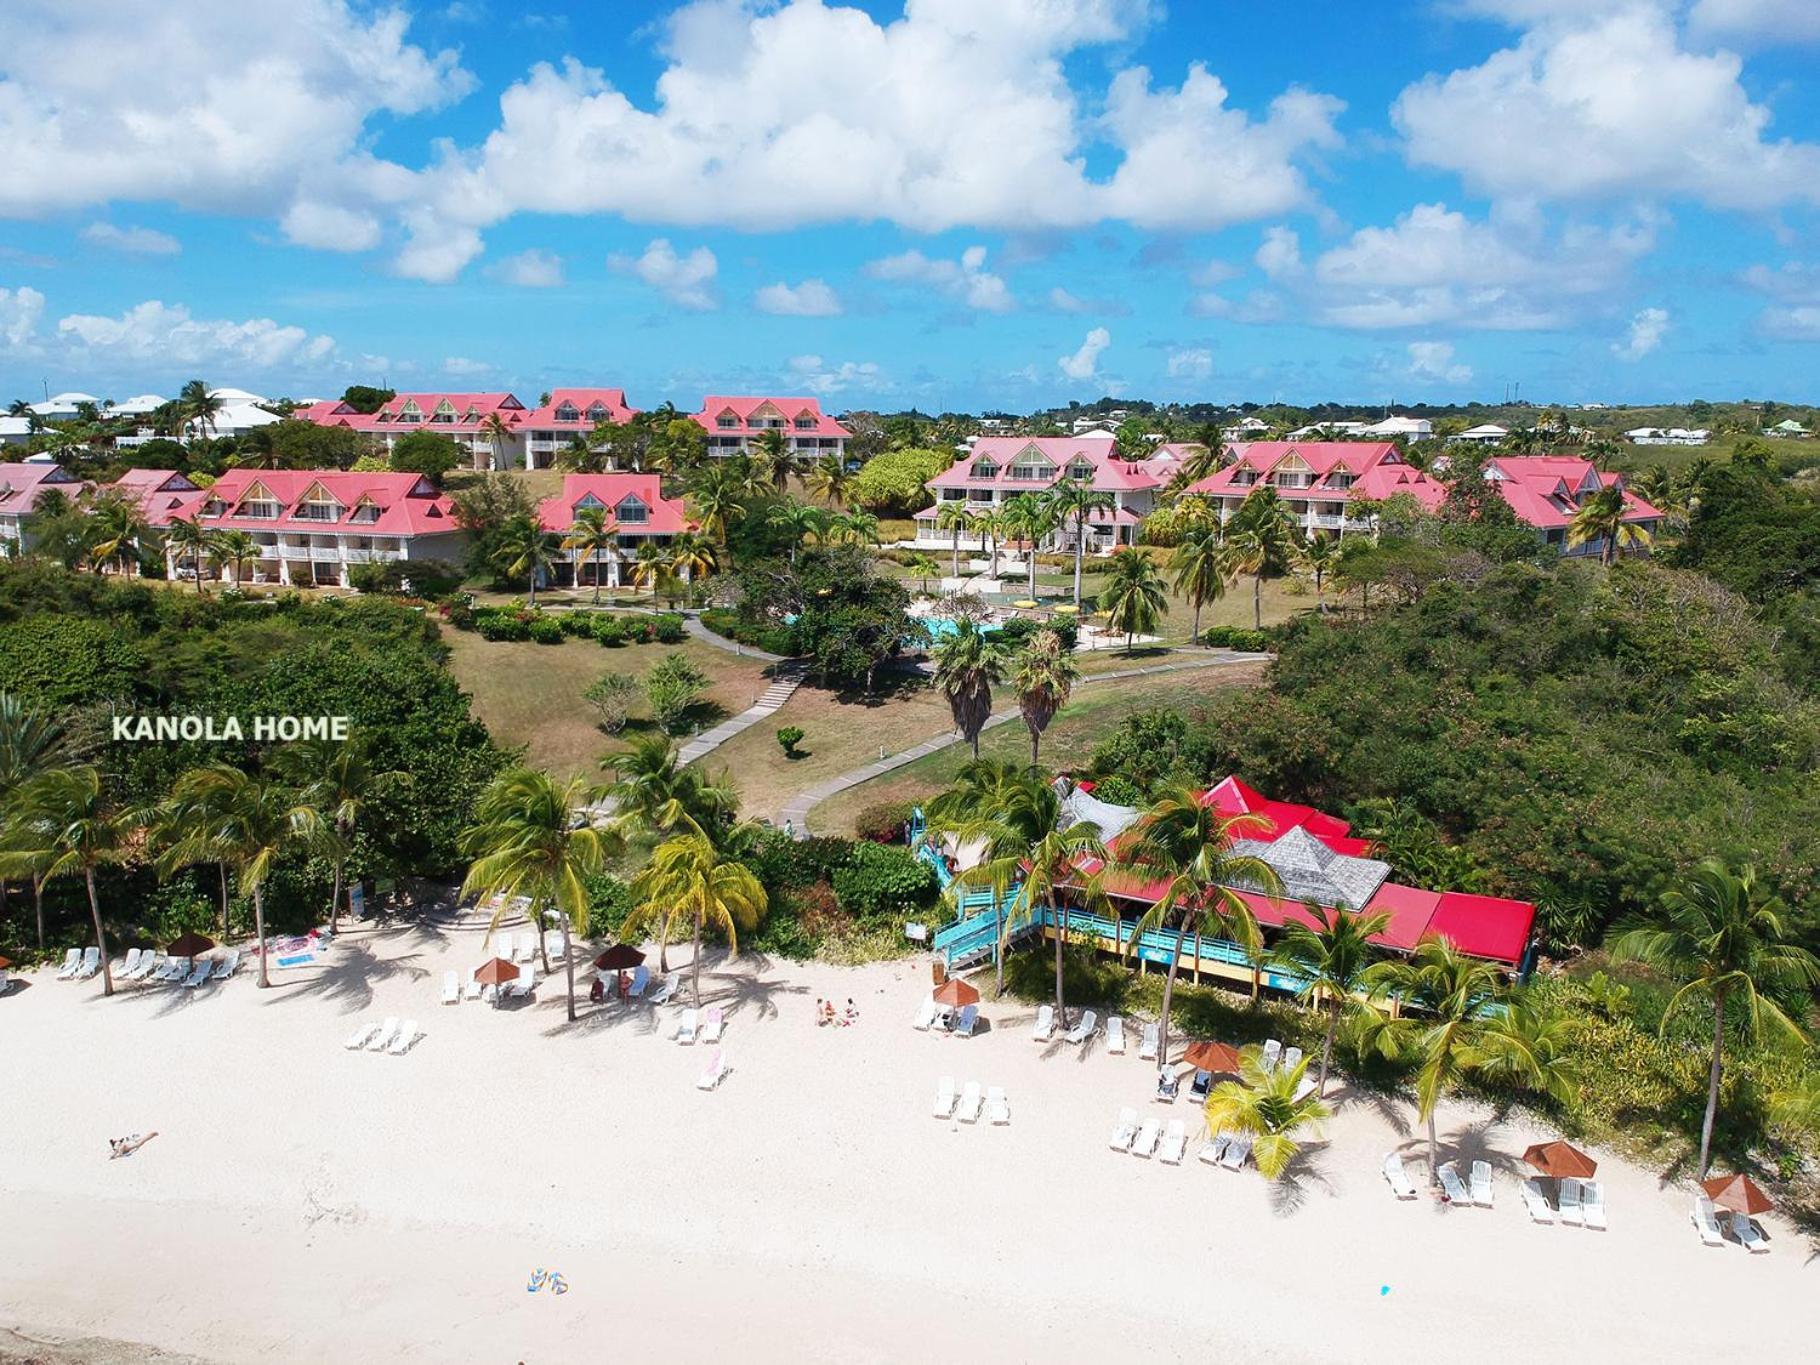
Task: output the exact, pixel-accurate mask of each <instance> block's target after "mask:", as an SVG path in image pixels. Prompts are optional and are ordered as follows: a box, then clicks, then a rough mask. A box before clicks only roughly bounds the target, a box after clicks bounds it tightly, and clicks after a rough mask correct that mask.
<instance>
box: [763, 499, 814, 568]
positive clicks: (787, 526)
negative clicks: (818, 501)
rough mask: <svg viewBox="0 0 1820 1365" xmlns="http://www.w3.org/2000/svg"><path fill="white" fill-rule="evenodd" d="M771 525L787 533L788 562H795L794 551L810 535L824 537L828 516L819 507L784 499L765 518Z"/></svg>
mask: <svg viewBox="0 0 1820 1365" xmlns="http://www.w3.org/2000/svg"><path fill="white" fill-rule="evenodd" d="M765 520H766V521H768V522H770V523H771V525H773V526H775V527H777V528H778V529H779V530H781V531H784V532H786V533H788V535H789V537H790V562H791V563H792V564H794V563H796V552H797V550H798V548H800V547H801V545H802V543H803V542H804V541H805V540H807V539H808V538H809V537H810V536H816V537H818V538H822V537H826V536H827V534H828V524H829V521H830V518H829V516H828V514H827V513H826V512H824V511H822V509H821V508H819V507H814V506H811V505H810V504H808V503H806V502H798V501H797V500H796V499H795V498H789V499H786V500H785V501H783V502H780V503H778V504H777V505H776V506H775V507H773V508H772V509H771V514H770V515H769V516H768V517H766V518H765Z"/></svg>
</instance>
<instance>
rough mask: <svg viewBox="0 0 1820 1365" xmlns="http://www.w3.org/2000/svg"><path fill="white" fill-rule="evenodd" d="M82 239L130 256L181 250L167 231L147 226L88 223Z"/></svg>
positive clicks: (152, 254)
mask: <svg viewBox="0 0 1820 1365" xmlns="http://www.w3.org/2000/svg"><path fill="white" fill-rule="evenodd" d="M82 240H83V241H85V242H93V243H94V244H95V245H96V246H101V247H107V248H108V249H109V250H110V251H124V252H126V253H127V254H128V255H130V256H175V255H176V254H177V253H178V252H180V251H182V250H183V243H182V242H179V241H178V240H177V239H176V238H175V237H173V236H171V235H170V233H168V232H160V231H158V230H157V229H156V228H148V227H116V226H114V224H112V223H90V224H89V225H88V226H87V227H85V228H83V229H82Z"/></svg>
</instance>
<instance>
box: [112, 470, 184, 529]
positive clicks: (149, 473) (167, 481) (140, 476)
mask: <svg viewBox="0 0 1820 1365" xmlns="http://www.w3.org/2000/svg"><path fill="white" fill-rule="evenodd" d="M108 489H109V491H111V492H114V493H118V494H120V495H121V496H122V497H126V498H131V499H132V500H133V501H134V502H135V503H137V504H138V506H139V512H140V515H142V516H143V517H144V518H145V519H146V520H147V521H148V522H150V523H151V524H152V525H153V526H168V525H170V521H171V514H172V513H173V512H175V511H176V510H177V509H179V508H180V507H182V506H184V501H185V499H186V498H187V497H188V496H189V495H190V494H191V493H194V492H195V491H196V485H195V484H193V483H191V482H190V481H189V479H188V478H186V477H185V476H184V475H182V474H179V473H178V472H177V471H176V470H174V469H129V470H127V471H126V473H124V474H122V475H121V476H120V477H119V478H117V479H115V480H114V481H113V482H112V483H111V484H109V485H108Z"/></svg>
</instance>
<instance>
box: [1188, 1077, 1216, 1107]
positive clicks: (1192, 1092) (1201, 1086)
mask: <svg viewBox="0 0 1820 1365" xmlns="http://www.w3.org/2000/svg"><path fill="white" fill-rule="evenodd" d="M1211 1089H1213V1073H1212V1072H1211V1071H1197V1072H1195V1073H1194V1083H1193V1084H1192V1085H1190V1086H1189V1087H1188V1098H1189V1099H1193V1100H1204V1099H1206V1098H1207V1092H1208V1091H1209V1090H1211Z"/></svg>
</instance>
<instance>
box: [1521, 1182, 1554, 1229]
mask: <svg viewBox="0 0 1820 1365" xmlns="http://www.w3.org/2000/svg"><path fill="white" fill-rule="evenodd" d="M1523 1207H1524V1208H1526V1209H1528V1210H1529V1216H1530V1219H1531V1220H1532V1221H1533V1222H1537V1223H1553V1222H1554V1221H1555V1211H1554V1209H1553V1208H1552V1207H1551V1206H1550V1205H1549V1202H1548V1196H1547V1195H1545V1194H1543V1193H1542V1182H1541V1181H1540V1180H1525V1181H1524V1182H1523Z"/></svg>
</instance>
